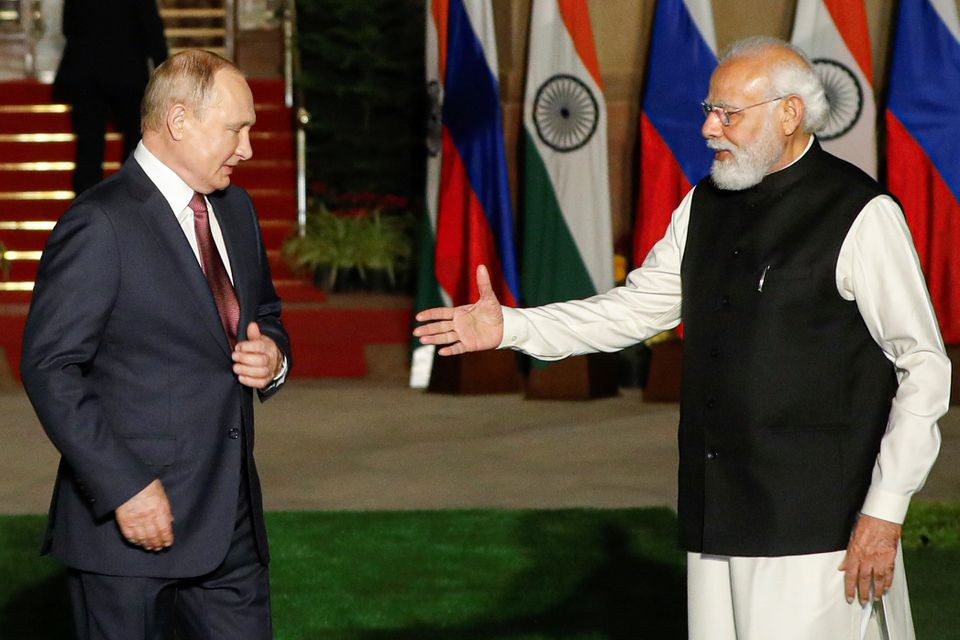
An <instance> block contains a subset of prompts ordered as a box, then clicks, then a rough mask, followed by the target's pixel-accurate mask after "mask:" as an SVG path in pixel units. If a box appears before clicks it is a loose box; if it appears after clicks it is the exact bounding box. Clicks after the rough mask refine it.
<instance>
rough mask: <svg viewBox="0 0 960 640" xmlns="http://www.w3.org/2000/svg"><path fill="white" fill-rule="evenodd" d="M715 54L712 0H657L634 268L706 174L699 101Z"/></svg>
mask: <svg viewBox="0 0 960 640" xmlns="http://www.w3.org/2000/svg"><path fill="white" fill-rule="evenodd" d="M716 49H717V45H716V35H715V32H714V28H713V12H712V10H711V8H710V0H659V2H657V9H656V13H655V14H654V18H653V35H652V38H651V43H650V59H649V63H648V65H647V69H648V71H647V82H646V89H645V91H644V96H643V103H642V106H641V115H640V180H639V194H638V197H637V212H636V224H635V226H634V236H633V263H634V265H635V266H638V265H640V264H641V263H642V262H643V259H644V258H645V257H646V255H647V253H648V252H649V251H650V249H651V248H652V247H653V245H654V244H656V242H657V241H658V240H659V239H660V238H662V237H663V234H664V233H665V232H666V230H667V224H668V223H669V222H670V214H671V213H672V212H673V210H674V209H675V208H676V207H677V205H678V204H679V203H680V200H681V199H682V198H683V196H684V194H686V193H687V191H689V190H690V188H691V186H692V185H694V184H696V183H697V182H699V181H700V179H701V178H703V177H704V176H705V175H707V174H708V173H709V172H710V163H711V161H712V154H711V153H710V150H709V149H707V147H706V144H705V143H704V141H703V137H702V136H701V135H700V127H701V125H702V124H703V113H702V112H701V111H700V102H701V101H702V100H703V99H704V98H705V97H706V96H707V92H708V90H709V85H710V74H712V73H713V70H714V68H715V67H716V66H717V52H716Z"/></svg>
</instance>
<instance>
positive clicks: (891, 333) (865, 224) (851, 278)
mask: <svg viewBox="0 0 960 640" xmlns="http://www.w3.org/2000/svg"><path fill="white" fill-rule="evenodd" d="M836 277H837V290H838V291H839V292H840V295H841V296H843V297H844V298H845V299H847V300H855V301H856V303H857V307H858V308H859V310H860V314H861V315H862V316H863V320H864V322H865V323H866V326H867V329H868V330H869V331H870V334H871V335H872V336H873V339H874V340H876V342H877V344H878V345H879V346H880V348H881V349H882V350H883V353H884V354H885V355H886V356H887V357H888V358H889V359H890V361H891V362H893V364H894V367H895V368H896V373H897V381H898V383H899V386H898V388H897V393H896V396H895V397H894V399H893V404H892V406H891V409H890V417H889V419H888V421H887V429H886V433H885V434H884V436H883V439H882V440H881V443H880V453H879V455H878V456H877V461H876V463H875V465H874V468H873V478H872V481H871V484H870V489H869V491H868V492H867V497H866V499H865V500H864V503H863V508H862V512H863V513H865V514H866V515H869V516H873V517H875V518H882V519H883V520H888V521H890V522H897V523H902V522H903V519H904V517H905V516H906V513H907V506H908V505H909V502H910V497H911V496H912V495H913V494H914V493H915V492H916V491H918V490H919V489H920V488H921V487H922V486H923V484H924V482H925V481H926V479H927V474H929V473H930V468H931V467H932V466H933V463H934V460H936V457H937V453H938V452H939V450H940V429H939V427H938V426H937V420H939V419H940V417H941V416H943V414H944V413H946V411H947V408H948V405H949V396H950V360H949V359H948V358H947V355H946V353H945V351H944V348H943V339H942V338H941V336H940V330H939V328H938V327H937V321H936V317H935V316H934V312H933V307H932V305H931V304H930V297H929V295H928V293H927V289H926V285H925V284H924V280H923V274H922V272H921V270H920V262H919V260H918V258H917V254H916V251H915V250H914V247H913V242H912V240H911V238H910V231H909V230H908V228H907V225H906V222H905V221H904V218H903V213H902V212H901V211H900V207H898V206H897V204H896V202H894V201H893V199H891V198H890V197H888V196H878V197H877V198H874V199H873V200H871V201H870V202H869V203H867V205H866V206H865V207H864V208H863V211H861V212H860V215H859V216H858V217H857V219H856V220H855V221H854V223H853V226H852V227H851V228H850V232H849V233H848V234H847V237H846V239H845V240H844V243H843V246H842V247H841V249H840V257H839V260H838V262H837V274H836Z"/></svg>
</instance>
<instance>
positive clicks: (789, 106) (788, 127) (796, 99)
mask: <svg viewBox="0 0 960 640" xmlns="http://www.w3.org/2000/svg"><path fill="white" fill-rule="evenodd" d="M780 113H781V117H780V124H781V126H782V127H783V133H784V135H787V136H792V135H793V134H794V133H796V131H797V129H799V128H800V126H801V125H802V124H803V114H804V106H803V100H801V99H800V96H787V97H786V98H784V99H783V108H782V109H781V112H780Z"/></svg>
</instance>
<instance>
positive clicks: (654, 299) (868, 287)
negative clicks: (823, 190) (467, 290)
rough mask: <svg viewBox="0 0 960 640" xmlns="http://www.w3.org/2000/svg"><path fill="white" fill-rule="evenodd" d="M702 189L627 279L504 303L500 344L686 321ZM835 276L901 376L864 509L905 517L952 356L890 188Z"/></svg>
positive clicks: (563, 353)
mask: <svg viewBox="0 0 960 640" xmlns="http://www.w3.org/2000/svg"><path fill="white" fill-rule="evenodd" d="M811 140H812V138H811ZM809 148H810V145H808V146H807V149H809ZM804 153H806V151H804ZM802 155H803V154H801V157H802ZM694 190H695V188H694V189H691V190H690V192H689V193H687V195H686V196H685V197H684V198H683V200H682V201H681V202H680V206H678V207H677V209H676V210H675V211H674V212H673V215H672V217H671V219H670V224H669V226H668V228H667V232H666V234H665V235H664V237H663V238H662V239H661V240H660V241H659V242H657V244H656V245H654V247H653V249H651V251H650V253H649V254H648V255H647V258H646V259H645V260H644V261H643V264H642V265H641V266H640V267H639V268H637V269H634V270H633V271H632V272H630V274H629V275H628V277H627V282H626V284H625V285H624V286H622V287H617V288H615V289H613V290H611V291H609V292H607V293H603V294H600V295H597V296H593V297H591V298H587V299H586V300H576V301H571V302H561V303H555V304H549V305H545V306H542V307H536V308H532V309H511V308H508V307H504V308H503V318H504V325H503V341H502V342H501V344H500V347H501V348H507V347H509V348H513V349H517V350H520V351H523V352H524V353H527V354H529V355H532V356H535V357H537V358H540V359H541V360H559V359H561V358H565V357H567V356H572V355H579V354H583V353H589V352H593V351H617V350H619V349H623V348H625V347H628V346H630V345H632V344H635V343H637V342H639V341H641V340H644V339H646V338H649V337H651V336H653V335H656V334H657V333H660V332H661V331H665V330H667V329H672V328H673V327H676V326H677V325H678V324H679V323H680V322H681V317H680V304H681V285H680V265H681V262H682V260H683V251H684V245H685V244H686V237H687V225H688V222H689V219H690V205H691V201H692V199H693V192H694ZM836 284H837V292H838V293H839V294H840V296H842V297H843V298H844V299H846V300H850V301H856V304H857V308H858V309H859V311H860V314H861V315H862V316H863V320H864V323H865V324H866V327H867V329H868V330H869V332H870V335H871V336H873V339H874V340H875V341H876V343H877V345H878V346H879V347H880V349H881V350H882V351H883V353H884V354H885V355H886V356H887V358H889V359H890V361H891V362H892V363H893V364H894V367H895V369H896V373H897V379H898V382H899V386H898V388H897V393H896V396H895V397H894V399H893V404H892V407H891V410H890V417H889V419H888V422H887V429H886V433H885V435H884V436H883V439H882V440H881V443H880V454H879V455H878V456H877V461H876V463H875V465H874V468H873V478H872V482H871V485H870V489H869V491H868V493H867V496H866V499H865V500H864V503H863V507H862V512H863V513H865V514H867V515H870V516H873V517H876V518H881V519H883V520H888V521H890V522H896V523H902V522H903V519H904V517H905V516H906V513H907V507H908V505H909V502H910V497H911V496H912V495H913V494H914V493H915V492H916V491H918V490H919V489H920V488H921V487H922V486H923V484H924V482H925V481H926V478H927V475H928V474H929V472H930V468H931V467H932V466H933V463H934V460H936V457H937V454H938V452H939V450H940V430H939V427H938V426H937V420H939V419H940V417H941V416H943V414H944V413H946V411H947V408H948V405H949V396H950V360H949V359H948V358H947V356H946V353H945V351H944V347H943V339H942V338H941V336H940V330H939V328H938V327H937V322H936V317H935V316H934V312H933V307H932V306H931V303H930V297H929V295H928V293H927V289H926V285H925V284H924V280H923V274H922V272H921V270H920V262H919V259H918V258H917V254H916V250H915V249H914V247H913V242H912V240H911V238H910V231H909V230H908V228H907V225H906V222H905V221H904V217H903V213H902V212H901V210H900V207H899V206H897V204H896V202H895V201H894V200H893V199H891V198H890V197H889V196H883V195H882V196H877V197H876V198H874V199H873V200H871V201H870V202H868V203H867V204H866V206H864V208H863V210H862V211H861V212H860V214H859V215H858V217H857V218H856V219H855V221H854V223H853V225H852V226H851V228H850V231H849V232H848V234H847V236H846V238H845V239H844V242H843V245H842V247H841V249H840V255H839V259H838V260H837V268H836Z"/></svg>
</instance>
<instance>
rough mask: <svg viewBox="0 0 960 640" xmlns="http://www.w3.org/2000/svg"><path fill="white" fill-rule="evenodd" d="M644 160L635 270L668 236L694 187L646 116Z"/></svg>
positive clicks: (642, 134)
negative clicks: (675, 214) (673, 217)
mask: <svg viewBox="0 0 960 640" xmlns="http://www.w3.org/2000/svg"><path fill="white" fill-rule="evenodd" d="M640 158H641V165H640V189H639V198H638V199H637V215H636V218H637V221H636V225H635V231H634V238H633V264H634V266H640V264H641V263H642V262H643V259H644V258H646V257H647V254H648V253H649V252H650V249H652V248H653V245H655V244H656V243H657V241H658V240H659V239H660V238H662V237H663V234H664V233H666V231H667V225H668V224H669V223H670V215H671V214H672V213H673V210H674V209H675V208H676V207H677V205H678V204H679V203H680V201H681V200H682V199H683V196H685V195H686V193H687V192H688V191H689V190H690V183H689V182H688V181H687V179H686V178H685V177H684V175H683V171H682V170H681V169H680V165H679V164H678V163H677V160H676V158H675V157H674V156H673V154H672V153H671V152H670V149H669V148H668V147H667V145H666V143H665V142H664V141H663V138H661V137H660V134H659V133H657V130H656V129H655V128H654V126H653V124H652V123H651V122H650V120H649V119H648V118H647V114H646V113H641V114H640ZM644 160H646V162H645V161H644Z"/></svg>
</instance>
